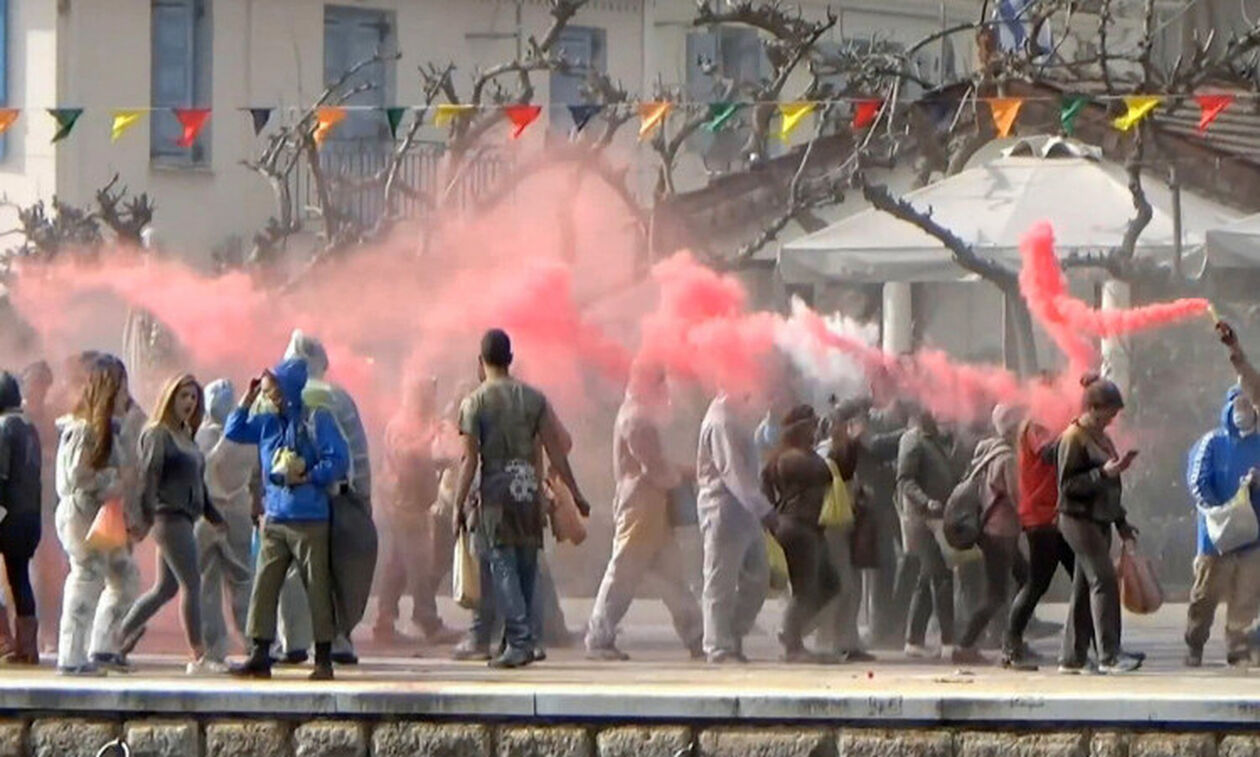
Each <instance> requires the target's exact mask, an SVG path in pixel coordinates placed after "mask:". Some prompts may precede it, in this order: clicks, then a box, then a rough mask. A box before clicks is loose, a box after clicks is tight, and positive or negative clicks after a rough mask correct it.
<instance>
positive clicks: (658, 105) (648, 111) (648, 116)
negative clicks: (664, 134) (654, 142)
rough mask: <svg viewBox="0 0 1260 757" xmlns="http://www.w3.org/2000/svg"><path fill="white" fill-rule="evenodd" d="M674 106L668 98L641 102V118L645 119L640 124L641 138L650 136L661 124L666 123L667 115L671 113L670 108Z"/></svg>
mask: <svg viewBox="0 0 1260 757" xmlns="http://www.w3.org/2000/svg"><path fill="white" fill-rule="evenodd" d="M672 107H674V105H673V103H671V102H669V101H668V100H662V101H660V102H651V103H641V104H640V105H639V118H641V119H643V120H642V122H641V123H640V124H639V139H643V138H644V137H646V136H648V135H649V134H651V133H652V132H654V131H656V129H657V128H658V127H660V126H661V124H663V123H665V116H667V115H668V114H669V110H670V108H672Z"/></svg>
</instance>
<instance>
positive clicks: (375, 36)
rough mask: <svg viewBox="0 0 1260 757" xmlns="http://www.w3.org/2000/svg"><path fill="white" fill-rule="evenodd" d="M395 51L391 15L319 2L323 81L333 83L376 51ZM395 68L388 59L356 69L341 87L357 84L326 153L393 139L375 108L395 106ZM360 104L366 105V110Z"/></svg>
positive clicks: (390, 52) (375, 144)
mask: <svg viewBox="0 0 1260 757" xmlns="http://www.w3.org/2000/svg"><path fill="white" fill-rule="evenodd" d="M396 49H397V45H396V43H395V39H394V14H393V13H391V12H389V11H383V10H377V9H374V8H352V7H346V6H340V5H326V6H324V84H325V85H332V84H334V83H336V82H337V81H338V80H339V79H341V77H342V76H343V75H344V74H345V73H346V72H347V71H349V70H350V69H351V68H353V67H354V66H355V65H356V64H358V63H361V62H363V61H365V60H370V59H371V58H372V56H373V55H375V54H376V53H378V52H379V53H380V54H381V55H382V56H383V57H385V58H389V56H390V55H392V54H393V52H394V51H395V50H396ZM394 69H395V66H394V61H393V60H392V59H390V60H386V61H385V62H383V63H376V64H373V65H371V66H367V67H365V68H363V69H361V70H359V71H358V72H357V73H356V74H355V75H354V76H353V77H351V78H350V79H349V80H348V81H347V82H346V89H347V90H353V89H356V88H362V91H360V92H356V93H355V94H354V95H353V96H352V97H351V98H350V99H349V100H346V101H345V102H344V103H343V104H344V105H348V106H352V107H355V106H357V109H354V110H351V111H350V112H349V113H348V114H347V115H346V119H345V120H344V121H342V122H341V124H340V125H339V126H338V127H337V128H336V129H334V130H333V132H332V134H331V135H330V136H329V138H328V143H327V145H326V148H327V150H328V151H329V152H333V153H335V152H343V151H347V150H363V149H369V150H370V149H374V148H379V147H380V146H381V145H388V144H390V143H391V142H392V139H391V137H390V133H389V125H388V122H387V121H386V120H385V117H384V116H383V115H382V114H381V112H380V109H381V108H384V107H386V106H388V105H393V104H394V77H395V70H394ZM364 108H371V110H365V109H364Z"/></svg>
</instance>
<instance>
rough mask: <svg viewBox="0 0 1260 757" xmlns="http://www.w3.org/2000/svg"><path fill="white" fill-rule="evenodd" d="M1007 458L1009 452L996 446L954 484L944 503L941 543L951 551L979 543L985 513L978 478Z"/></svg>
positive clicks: (985, 517) (1009, 449)
mask: <svg viewBox="0 0 1260 757" xmlns="http://www.w3.org/2000/svg"><path fill="white" fill-rule="evenodd" d="M1009 454H1011V448H1010V446H1009V445H1007V444H1005V443H1001V444H998V445H996V446H994V447H993V449H990V450H989V451H988V452H986V453H985V454H984V456H983V457H980V456H977V458H976V459H975V460H973V461H972V465H971V470H970V471H969V472H968V473H967V475H966V476H964V477H963V480H962V481H960V482H958V485H957V486H955V487H954V490H953V491H952V492H950V494H949V499H948V500H946V501H945V515H944V521H943V523H942V529H941V530H942V532H943V533H944V536H945V542H946V543H947V544H949V546H951V547H953V548H954V549H958V550H964V549H971V548H972V547H974V546H976V542H978V541H979V540H980V532H981V531H982V530H983V529H984V522H985V521H986V520H987V519H988V513H987V512H982V510H983V504H982V502H981V499H980V487H981V486H983V482H984V477H983V476H982V475H981V474H982V473H983V472H984V471H985V470H986V469H987V468H988V467H989V466H990V465H991V464H992V463H993V462H994V461H996V460H997V459H998V458H1000V457H1002V456H1003V455H1009Z"/></svg>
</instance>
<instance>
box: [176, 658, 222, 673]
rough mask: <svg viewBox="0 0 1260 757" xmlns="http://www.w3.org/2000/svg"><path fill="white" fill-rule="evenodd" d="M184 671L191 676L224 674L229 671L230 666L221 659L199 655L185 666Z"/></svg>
mask: <svg viewBox="0 0 1260 757" xmlns="http://www.w3.org/2000/svg"><path fill="white" fill-rule="evenodd" d="M184 672H185V673H186V674H188V675H190V676H210V675H223V674H224V673H227V672H228V666H227V663H224V662H221V661H219V660H211V659H209V658H208V657H199V658H197V659H196V660H193V661H192V662H190V663H188V666H187V667H185V668H184Z"/></svg>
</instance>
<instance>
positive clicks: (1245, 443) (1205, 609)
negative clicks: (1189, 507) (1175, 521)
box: [1186, 386, 1260, 667]
mask: <svg viewBox="0 0 1260 757" xmlns="http://www.w3.org/2000/svg"><path fill="white" fill-rule="evenodd" d="M1256 420H1257V413H1256V406H1255V405H1254V404H1253V403H1252V401H1251V400H1250V399H1249V398H1248V397H1247V395H1246V394H1244V393H1243V391H1242V389H1241V388H1240V387H1239V386H1234V387H1232V388H1231V389H1230V390H1229V392H1228V393H1227V394H1226V395H1225V406H1224V407H1223V408H1222V409H1221V423H1220V427H1219V428H1217V429H1215V430H1213V431H1210V432H1208V433H1207V434H1205V435H1204V436H1203V438H1201V439H1200V440H1199V441H1198V442H1196V443H1195V445H1194V447H1193V448H1191V450H1190V459H1189V467H1188V470H1187V472H1186V478H1187V483H1188V485H1189V487H1190V491H1191V493H1192V494H1193V495H1194V499H1195V503H1196V505H1197V506H1198V507H1202V508H1211V507H1220V506H1222V505H1224V504H1226V503H1228V502H1229V501H1230V500H1231V499H1233V497H1234V495H1235V494H1237V493H1238V489H1239V486H1241V485H1242V484H1243V482H1244V481H1246V480H1248V476H1249V475H1250V474H1251V472H1252V470H1253V469H1254V468H1256V467H1257V466H1260V434H1257V433H1256V431H1257V429H1256V426H1257V423H1256ZM1252 506H1253V507H1255V505H1254V504H1253V505H1252ZM1196 520H1197V521H1198V531H1199V538H1198V556H1197V557H1195V559H1194V587H1193V588H1192V589H1191V590H1190V607H1189V610H1188V613H1187V614H1188V618H1187V621H1186V646H1187V647H1189V649H1188V651H1187V652H1186V665H1187V666H1189V667H1199V666H1200V665H1202V664H1203V645H1204V644H1206V643H1207V640H1208V635H1209V633H1210V632H1211V630H1212V621H1213V618H1214V617H1215V615H1216V606H1217V605H1218V604H1220V603H1221V602H1222V601H1224V602H1225V604H1226V619H1225V635H1226V644H1227V646H1228V650H1229V651H1228V658H1227V659H1228V661H1229V664H1231V665H1242V666H1246V665H1247V664H1248V663H1249V661H1250V653H1249V644H1248V640H1247V631H1248V629H1250V627H1251V624H1252V623H1253V622H1254V621H1255V619H1256V613H1257V611H1260V549H1257V548H1256V547H1257V546H1258V543H1256V542H1253V543H1251V544H1247V545H1244V546H1242V547H1240V548H1238V549H1235V550H1233V551H1231V552H1228V553H1226V554H1220V552H1219V551H1218V550H1217V549H1216V546H1215V545H1214V544H1213V543H1212V540H1211V539H1210V538H1209V537H1208V532H1207V525H1206V521H1205V519H1204V517H1203V514H1202V513H1199V514H1198V515H1197V516H1196Z"/></svg>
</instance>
